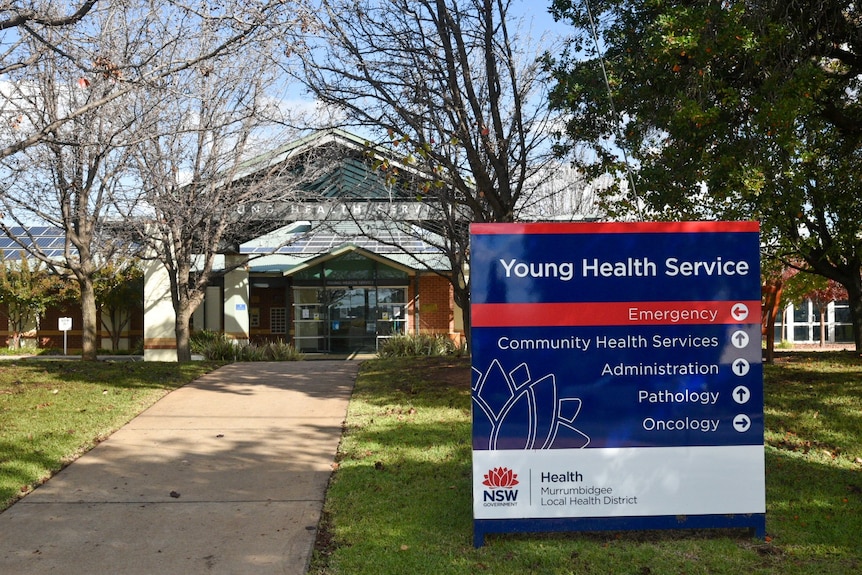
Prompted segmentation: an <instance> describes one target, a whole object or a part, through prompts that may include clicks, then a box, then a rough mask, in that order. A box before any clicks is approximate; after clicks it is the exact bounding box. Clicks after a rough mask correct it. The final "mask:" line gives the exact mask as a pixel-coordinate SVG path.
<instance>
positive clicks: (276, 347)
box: [189, 330, 303, 361]
mask: <svg viewBox="0 0 862 575" xmlns="http://www.w3.org/2000/svg"><path fill="white" fill-rule="evenodd" d="M189 343H190V346H191V350H192V353H197V354H201V355H203V356H204V358H206V359H210V360H216V361H299V360H301V359H303V355H302V354H301V353H299V352H298V351H297V350H296V348H294V347H293V346H292V345H289V344H286V343H284V342H283V341H281V340H278V341H277V342H270V343H266V344H264V345H258V344H256V343H238V342H236V341H234V340H232V339H229V338H228V337H226V336H225V335H224V334H222V333H218V332H214V331H208V330H202V331H198V332H195V333H194V335H193V336H192V338H191V341H190V342H189Z"/></svg>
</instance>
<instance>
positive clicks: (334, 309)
mask: <svg viewBox="0 0 862 575" xmlns="http://www.w3.org/2000/svg"><path fill="white" fill-rule="evenodd" d="M327 296H328V298H327V299H328V300H329V302H330V303H329V306H328V308H329V310H328V311H329V313H328V316H329V341H330V346H329V349H330V351H333V352H336V353H338V352H351V353H353V352H361V351H369V352H370V351H374V343H375V331H376V323H375V315H376V308H377V291H376V290H375V289H373V288H372V289H366V288H330V289H328V290H327Z"/></svg>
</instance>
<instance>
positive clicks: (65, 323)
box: [59, 317, 72, 355]
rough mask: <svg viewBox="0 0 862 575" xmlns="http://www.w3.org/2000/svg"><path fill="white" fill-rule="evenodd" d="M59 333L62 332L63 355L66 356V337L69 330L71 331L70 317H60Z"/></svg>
mask: <svg viewBox="0 0 862 575" xmlns="http://www.w3.org/2000/svg"><path fill="white" fill-rule="evenodd" d="M59 324H60V326H59V327H60V331H62V332H63V355H66V342H67V339H66V336H67V335H68V334H69V330H70V329H72V318H70V317H61V318H60V321H59Z"/></svg>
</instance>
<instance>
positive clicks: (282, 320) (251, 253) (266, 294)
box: [0, 130, 464, 361]
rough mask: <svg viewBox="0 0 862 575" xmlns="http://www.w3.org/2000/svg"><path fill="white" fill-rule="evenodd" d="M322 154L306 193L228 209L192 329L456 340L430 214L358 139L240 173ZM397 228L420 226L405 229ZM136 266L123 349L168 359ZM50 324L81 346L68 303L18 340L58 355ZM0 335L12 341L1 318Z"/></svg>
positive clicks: (340, 136)
mask: <svg viewBox="0 0 862 575" xmlns="http://www.w3.org/2000/svg"><path fill="white" fill-rule="evenodd" d="M322 148H327V149H328V152H327V154H328V155H327V157H329V158H337V161H334V160H333V161H331V167H330V169H328V170H326V173H325V174H324V175H323V176H321V177H319V178H317V179H315V180H314V181H313V182H311V183H310V184H308V185H306V186H305V188H304V189H303V193H302V196H301V200H298V199H297V198H296V197H294V198H293V199H292V200H291V201H289V202H287V201H285V202H283V203H281V204H273V203H268V204H265V205H243V206H236V207H235V212H236V213H234V214H233V217H234V220H235V227H236V231H235V233H233V234H232V237H234V238H240V239H241V241H236V243H235V244H234V245H232V246H231V247H230V248H229V249H225V250H224V252H225V253H223V254H222V255H220V256H219V257H218V258H217V262H218V264H217V268H218V269H217V270H216V271H217V273H216V274H215V277H214V279H213V280H212V282H211V283H210V285H209V287H208V288H207V291H206V297H205V300H204V303H203V304H202V305H201V306H199V308H198V309H197V310H196V311H195V313H194V316H193V319H192V328H193V330H202V329H207V330H211V331H216V332H222V333H225V334H226V335H228V336H229V337H231V338H233V339H235V340H237V341H240V342H243V341H251V342H258V343H260V342H265V341H278V340H281V341H284V342H287V343H291V344H293V345H294V346H295V347H296V348H297V349H299V350H300V351H302V352H306V353H354V352H369V351H370V352H373V351H375V350H376V349H377V348H378V346H379V345H380V343H381V342H382V341H384V340H385V339H386V338H389V337H391V336H393V335H395V334H419V333H430V334H442V335H445V336H447V337H451V338H452V339H454V340H456V341H459V342H460V341H463V333H464V329H463V322H462V316H461V313H460V310H459V309H457V307H456V306H455V305H454V303H453V297H452V288H451V285H450V284H449V281H448V280H447V279H446V278H445V277H444V275H441V273H442V274H446V272H447V271H448V270H447V268H446V265H447V258H445V257H443V255H442V254H441V252H440V250H439V249H438V248H436V247H434V245H439V244H438V243H437V242H432V243H428V242H426V241H423V240H422V239H421V237H420V236H422V235H425V236H426V237H428V235H429V234H431V235H433V232H431V231H430V228H431V226H425V224H427V223H428V218H429V217H433V214H431V215H429V211H428V206H427V205H425V204H422V203H421V202H417V201H416V200H415V194H414V193H411V194H408V195H406V196H402V197H398V196H397V194H395V195H394V194H393V186H392V184H391V182H387V181H386V178H385V177H382V176H381V174H380V173H377V172H375V170H374V168H373V167H372V164H373V162H369V159H368V158H369V156H368V147H367V143H366V142H365V141H364V140H363V139H361V138H358V137H355V136H353V135H351V134H348V133H346V132H342V131H340V130H328V131H325V132H320V133H316V134H313V135H312V136H309V137H307V138H303V139H301V140H298V141H296V142H291V143H289V144H287V145H285V146H284V147H282V148H281V149H279V150H275V151H273V152H272V153H271V154H267V155H266V161H265V162H263V163H260V162H257V163H255V162H250V163H249V166H251V167H250V168H249V170H247V171H246V172H245V173H244V174H243V175H242V177H247V178H254V177H255V170H257V169H259V170H264V171H266V170H271V168H272V166H273V165H274V164H276V163H278V162H285V161H294V162H296V161H297V158H302V157H303V154H309V153H312V154H314V155H316V156H320V155H321V154H320V153H319V151H320V150H321V149H322ZM333 150H335V152H333ZM300 161H301V160H300ZM408 169H409V168H406V167H405V171H406V170H408ZM395 223H400V224H407V225H408V226H412V227H413V228H415V229H423V231H422V233H421V234H416V233H411V232H410V231H409V229H407V230H405V228H404V227H403V226H399V225H393V224H395ZM399 228H400V229H399ZM48 231H50V230H47V229H46V234H47V232H48ZM48 235H56V236H58V237H56V238H54V239H50V238H48V237H47V236H48ZM61 237H62V234H61V233H60V231H59V230H53V232H52V233H51V234H47V235H46V240H45V241H54V242H56V241H59V245H62V243H63V242H62V241H61V240H59V238H61ZM7 239H8V238H7ZM10 241H11V240H10ZM432 244H433V245H432ZM10 245H11V244H10ZM144 266H145V276H144V290H143V293H142V297H141V302H140V306H134V311H133V312H132V314H133V315H132V318H131V321H130V323H129V325H128V327H127V328H125V329H124V331H123V334H122V339H121V347H122V348H124V349H135V348H136V347H143V350H144V357H145V359H147V360H163V361H172V360H176V339H175V335H174V317H175V315H174V312H173V306H172V304H171V301H170V291H169V287H168V285H169V283H168V281H167V275H166V271H165V270H164V268H162V267H161V265H160V264H157V263H145V264H144ZM438 272H439V273H438ZM2 305H3V304H2V302H0V312H2ZM60 317H71V318H72V329H71V330H69V331H68V332H65V336H66V338H67V345H68V347H69V349H70V350H76V349H80V325H81V321H80V311H79V310H77V309H74V306H69V307H68V308H67V309H63V310H49V311H48V313H47V314H46V315H45V317H44V318H42V319H41V321H40V324H39V326H38V329H37V326H34V329H33V330H32V333H29V334H28V335H30V337H31V340H33V341H38V343H39V345H40V346H41V347H52V348H60V349H62V347H63V338H64V333H63V332H61V331H60V330H59V327H58V321H59V318H60ZM102 331H103V332H102V333H101V334H100V335H101V338H102V347H103V348H106V349H108V348H110V339H109V334H108V333H107V332H106V331H105V330H104V329H103V330H102ZM0 335H5V336H6V337H7V338H8V337H9V335H10V334H9V330H8V322H7V320H6V317H5V316H3V315H2V313H0ZM141 343H142V346H141Z"/></svg>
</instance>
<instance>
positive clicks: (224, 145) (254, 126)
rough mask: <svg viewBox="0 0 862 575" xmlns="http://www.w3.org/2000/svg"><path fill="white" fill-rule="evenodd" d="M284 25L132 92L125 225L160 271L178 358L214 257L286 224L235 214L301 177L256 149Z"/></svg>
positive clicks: (190, 42) (266, 122)
mask: <svg viewBox="0 0 862 575" xmlns="http://www.w3.org/2000/svg"><path fill="white" fill-rule="evenodd" d="M291 22H294V23H296V21H285V22H282V25H288V24H290V23H291ZM296 24H297V25H301V23H296ZM282 32H283V28H282V27H280V26H275V23H274V22H272V21H270V22H269V26H268V27H266V28H263V27H261V28H259V29H257V30H256V31H255V32H254V33H249V34H248V35H247V36H246V37H245V38H243V40H242V42H238V43H236V44H235V45H234V46H232V47H231V48H230V49H228V50H225V51H224V52H223V53H221V54H220V55H218V56H217V57H213V58H209V59H207V60H206V62H202V63H201V64H199V65H196V66H193V67H189V68H187V69H186V70H183V71H182V72H180V73H176V74H173V75H171V76H169V77H166V78H164V79H163V81H161V82H159V83H158V84H156V85H153V86H151V87H150V88H149V89H148V90H147V91H146V92H144V93H142V97H141V99H140V100H139V106H140V111H139V114H138V117H139V118H140V121H141V124H140V127H139V131H138V135H137V141H136V143H135V145H134V155H133V156H134V161H135V171H136V174H137V178H138V180H139V181H140V182H141V185H142V191H143V193H142V195H141V196H140V197H139V198H138V201H137V202H136V204H135V205H134V206H129V207H128V211H130V212H131V213H132V214H133V215H134V217H133V218H131V219H129V220H128V221H127V231H133V234H134V239H135V241H137V242H139V243H140V244H141V245H142V247H144V248H145V251H144V253H145V257H147V258H150V259H153V260H156V261H158V262H159V263H160V264H161V265H162V266H163V267H164V268H165V269H166V271H167V274H168V278H169V282H170V292H171V300H172V304H173V308H174V314H175V326H174V327H175V335H176V341H177V359H178V360H179V361H189V360H190V359H191V351H190V346H189V336H190V320H191V316H192V314H193V312H194V311H195V309H196V308H197V307H198V306H199V305H200V304H201V302H202V301H203V298H204V295H205V293H206V288H207V286H208V285H209V284H210V282H211V281H212V279H213V277H214V276H215V275H216V274H217V273H220V272H219V271H217V270H216V269H215V264H216V256H217V255H218V254H220V253H225V252H229V253H237V250H238V246H239V243H241V242H242V240H243V239H250V238H251V237H254V236H255V235H256V234H259V233H261V232H262V231H269V230H271V229H272V227H273V226H277V225H283V224H280V223H278V222H276V221H274V220H267V219H265V218H245V219H243V218H239V217H238V214H239V213H240V211H241V210H240V209H238V208H241V207H242V206H243V205H245V204H250V203H254V204H258V205H259V204H261V203H266V202H284V201H287V200H289V199H290V197H291V196H292V194H293V193H294V191H295V182H296V181H299V180H301V179H302V178H303V177H304V174H303V173H296V172H295V171H294V170H292V169H288V168H287V167H286V166H285V164H283V163H281V161H282V160H283V158H281V157H279V156H278V155H277V154H275V155H268V156H265V157H256V156H255V152H256V151H257V150H259V149H261V148H265V147H271V146H266V145H264V144H263V143H262V142H263V141H265V142H267V143H269V144H271V143H272V142H273V141H275V138H276V137H277V135H274V134H273V133H272V132H270V131H269V130H270V129H271V128H272V122H271V119H272V118H271V116H272V114H271V112H272V110H271V108H270V94H271V93H272V91H273V90H275V89H276V88H277V86H278V81H280V78H278V77H277V76H276V75H275V74H274V72H276V71H277V70H278V69H277V68H274V67H272V66H271V65H270V64H271V62H272V57H273V54H275V53H277V51H278V49H279V48H280V47H281V46H282V38H283V33H282ZM219 33H220V31H219V30H217V29H213V28H208V27H203V28H202V29H201V31H200V33H199V35H198V36H195V37H190V38H188V39H185V40H183V41H178V42H176V43H175V44H174V46H173V47H172V51H171V52H165V53H164V54H161V55H160V56H159V57H160V58H165V59H166V60H172V59H180V60H185V61H193V60H196V59H197V55H196V53H197V50H199V49H200V47H199V46H200V45H201V43H203V44H204V45H206V44H210V43H218V39H217V37H218V35H219ZM260 138H263V140H260ZM228 265H229V264H228Z"/></svg>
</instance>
